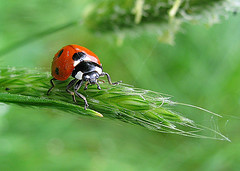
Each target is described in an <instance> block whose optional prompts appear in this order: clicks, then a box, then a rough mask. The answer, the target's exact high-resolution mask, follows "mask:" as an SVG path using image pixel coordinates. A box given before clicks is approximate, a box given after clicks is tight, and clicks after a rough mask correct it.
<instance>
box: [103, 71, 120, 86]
mask: <svg viewBox="0 0 240 171" xmlns="http://www.w3.org/2000/svg"><path fill="white" fill-rule="evenodd" d="M101 75H103V76H104V75H106V76H107V79H108V83H109V84H111V85H116V84H119V83H121V82H122V81H117V82H115V83H112V81H111V77H110V75H109V74H108V73H106V72H102V74H101Z"/></svg>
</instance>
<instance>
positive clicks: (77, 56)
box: [72, 52, 86, 61]
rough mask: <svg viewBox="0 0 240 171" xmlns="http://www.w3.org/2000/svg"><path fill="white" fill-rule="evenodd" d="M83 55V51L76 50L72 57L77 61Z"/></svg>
mask: <svg viewBox="0 0 240 171" xmlns="http://www.w3.org/2000/svg"><path fill="white" fill-rule="evenodd" d="M84 56H86V54H85V53H84V52H78V53H74V55H73V57H72V59H73V60H74V61H78V60H79V59H81V58H82V57H84Z"/></svg>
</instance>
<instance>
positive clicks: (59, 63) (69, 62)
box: [47, 45, 119, 109]
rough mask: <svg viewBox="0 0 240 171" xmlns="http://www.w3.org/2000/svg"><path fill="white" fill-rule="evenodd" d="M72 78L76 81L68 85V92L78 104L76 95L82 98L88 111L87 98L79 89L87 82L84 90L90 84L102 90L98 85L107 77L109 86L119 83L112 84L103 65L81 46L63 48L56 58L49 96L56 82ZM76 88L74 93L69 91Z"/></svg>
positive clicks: (53, 64) (95, 56)
mask: <svg viewBox="0 0 240 171" xmlns="http://www.w3.org/2000/svg"><path fill="white" fill-rule="evenodd" d="M70 75H71V76H72V77H73V78H74V79H73V80H72V81H70V83H69V84H68V85H67V88H66V91H67V92H68V93H70V94H71V95H72V97H73V101H74V102H76V99H75V94H76V95H77V96H78V97H80V98H82V99H83V100H84V102H85V107H84V109H86V108H87V107H88V103H87V100H86V97H85V96H83V95H82V94H80V93H79V92H78V90H79V88H80V87H81V86H82V85H83V82H86V85H85V88H84V90H86V89H87V86H88V85H89V84H90V85H92V84H97V88H98V89H99V90H101V88H100V86H99V84H98V78H99V77H100V76H105V75H106V76H107V79H108V82H109V84H112V85H113V84H118V83H119V82H115V83H112V82H111V78H110V75H109V74H108V73H106V72H103V71H102V64H101V63H100V60H99V59H98V57H97V55H95V54H94V53H93V52H92V51H90V50H88V49H87V48H85V47H82V46H79V45H67V46H64V47H63V48H61V49H60V50H59V51H58V52H57V53H56V54H55V56H54V58H53V62H52V76H53V78H52V79H51V80H50V83H51V85H52V87H51V88H50V89H49V90H48V92H47V95H49V93H50V91H51V90H52V89H53V88H54V86H55V85H54V82H53V81H54V80H60V81H64V80H67V79H68V78H69V76H70ZM73 86H74V92H72V91H70V90H69V89H70V88H71V87H73Z"/></svg>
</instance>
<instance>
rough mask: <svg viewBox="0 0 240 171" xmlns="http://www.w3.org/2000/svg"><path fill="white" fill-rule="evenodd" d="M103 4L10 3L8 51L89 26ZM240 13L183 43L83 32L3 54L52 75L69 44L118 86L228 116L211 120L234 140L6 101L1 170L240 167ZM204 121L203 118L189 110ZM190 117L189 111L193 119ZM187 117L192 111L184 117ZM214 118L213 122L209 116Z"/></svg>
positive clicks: (3, 21)
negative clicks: (90, 13) (87, 18)
mask: <svg viewBox="0 0 240 171" xmlns="http://www.w3.org/2000/svg"><path fill="white" fill-rule="evenodd" d="M90 2H93V0H91V1H89V0H81V1H78V0H70V1H63V0H61V1H46V0H35V1H30V0H28V1H24V3H23V1H20V0H15V1H4V0H1V1H0V4H1V5H0V25H1V26H0V47H1V48H0V49H4V48H5V47H8V46H10V45H11V44H13V43H15V42H18V41H20V40H23V39H25V38H26V37H30V36H31V35H33V34H35V33H38V32H41V31H44V30H46V29H49V28H53V27H56V26H61V25H64V24H66V23H69V22H71V21H75V20H79V21H80V16H81V13H82V11H83V10H84V8H85V7H86V5H87V4H88V3H90ZM239 21H240V15H239V14H236V15H233V14H232V15H230V17H229V18H228V19H227V20H223V21H222V22H221V23H220V24H216V25H214V26H212V27H208V26H203V25H192V24H184V25H183V26H182V30H181V31H180V33H178V34H177V35H176V38H175V45H174V46H170V45H166V44H161V43H159V42H158V41H157V37H156V35H154V34H148V32H151V31H150V30H146V32H145V33H143V32H141V33H140V32H139V33H138V32H136V34H135V36H126V37H125V38H124V41H123V43H122V45H121V46H118V45H117V41H118V40H117V37H116V36H115V34H114V33H105V34H99V33H98V34H95V33H93V32H89V31H88V30H87V29H86V28H84V26H80V25H76V26H72V27H69V28H67V29H64V30H62V31H59V32H55V33H53V34H50V35H48V36H46V37H43V38H41V39H37V40H36V41H33V42H31V43H29V44H25V45H24V46H21V47H20V48H18V49H15V50H11V49H9V53H7V54H5V55H3V56H2V57H0V66H15V67H27V68H33V67H40V68H42V70H45V71H48V70H50V66H51V61H52V57H53V55H54V54H55V53H56V52H57V50H59V49H60V48H61V47H62V46H64V45H67V44H79V45H82V46H85V47H87V48H89V49H90V50H92V51H93V52H95V53H96V54H97V55H98V56H99V57H100V59H101V61H102V63H103V67H104V70H105V71H107V72H109V73H110V74H111V76H112V78H113V80H123V82H125V83H128V84H132V85H134V86H135V87H140V88H144V89H150V90H154V91H158V92H162V93H166V94H171V95H173V96H174V98H173V100H174V101H180V102H184V103H189V104H195V105H198V106H201V107H204V108H207V109H210V110H211V111H214V112H216V113H219V114H223V116H224V119H223V120H220V121H217V120H211V119H209V118H207V119H206V120H205V122H209V124H210V127H214V128H215V129H216V130H220V131H221V132H223V134H225V135H226V136H228V137H229V138H230V139H231V140H232V142H231V143H230V142H226V141H216V140H208V139H195V138H188V137H183V136H178V135H171V134H161V133H156V132H152V131H149V130H146V129H144V128H141V127H138V126H132V125H129V124H125V123H122V122H118V121H115V120H114V121H112V120H107V119H92V118H84V117H83V118H82V117H81V118H79V117H77V116H72V115H70V114H67V113H61V112H59V111H55V110H49V109H39V108H23V107H20V106H15V105H11V106H7V105H4V104H0V170H104V171H105V170H109V171H112V170H150V171H151V170H240V164H239V163H240V137H239V130H240V124H239V113H240V111H239V103H240V99H239V97H240V89H239V87H240V77H239V75H240V48H239V47H240V39H239V37H240V22H239ZM182 111H186V113H187V114H188V115H189V116H191V118H192V119H194V118H198V117H199V115H201V114H202V113H200V112H198V111H196V110H194V109H191V108H190V109H189V108H188V109H187V110H182ZM183 113H184V112H183ZM184 114H185V113H184ZM203 119H204V118H203Z"/></svg>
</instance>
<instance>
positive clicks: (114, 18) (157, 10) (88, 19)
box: [84, 0, 239, 44]
mask: <svg viewBox="0 0 240 171" xmlns="http://www.w3.org/2000/svg"><path fill="white" fill-rule="evenodd" d="M238 8H239V5H237V0H236V1H231V0H210V1H201V0H172V1H168V0H119V1H115V0H105V1H102V2H100V3H92V4H90V5H89V7H88V8H87V10H86V11H85V13H84V23H85V25H86V26H87V27H88V28H89V29H91V30H94V31H99V32H108V31H115V32H118V33H119V32H121V31H122V30H124V29H126V28H129V29H128V30H127V31H126V32H125V33H126V34H128V35H132V34H134V32H136V30H142V31H144V32H146V31H147V32H148V31H149V32H150V33H154V34H156V35H158V36H159V40H160V41H162V42H166V43H170V44H173V43H174V35H175V33H176V32H177V31H178V30H179V27H180V24H181V23H182V22H193V21H194V22H204V23H207V24H211V25H212V24H214V23H216V22H218V21H219V20H220V18H221V17H222V16H228V15H229V13H228V12H229V11H231V10H236V9H238ZM137 26H138V27H137ZM139 26H141V27H140V28H139ZM131 29H133V30H134V31H133V32H131ZM129 32H130V34H129Z"/></svg>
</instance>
